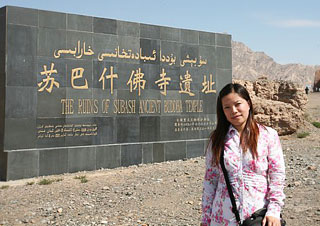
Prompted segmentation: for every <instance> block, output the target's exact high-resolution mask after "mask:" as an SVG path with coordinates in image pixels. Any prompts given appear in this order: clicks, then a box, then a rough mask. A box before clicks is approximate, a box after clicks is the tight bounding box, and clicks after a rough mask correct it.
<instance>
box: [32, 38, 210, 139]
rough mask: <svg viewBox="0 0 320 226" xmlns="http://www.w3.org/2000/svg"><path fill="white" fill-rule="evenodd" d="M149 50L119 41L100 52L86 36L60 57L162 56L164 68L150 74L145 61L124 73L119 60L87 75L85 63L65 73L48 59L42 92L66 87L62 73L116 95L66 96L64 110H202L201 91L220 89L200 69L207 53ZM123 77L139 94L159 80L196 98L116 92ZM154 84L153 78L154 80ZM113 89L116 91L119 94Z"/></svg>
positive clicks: (162, 86)
mask: <svg viewBox="0 0 320 226" xmlns="http://www.w3.org/2000/svg"><path fill="white" fill-rule="evenodd" d="M143 53H144V51H143V50H142V49H141V48H139V49H138V51H133V50H131V49H122V48H120V46H117V47H116V48H115V49H114V51H112V52H101V53H96V51H94V50H93V49H92V48H91V46H90V45H87V44H86V42H81V41H78V42H77V44H76V45H75V47H74V48H70V49H57V50H54V53H53V57H54V58H56V59H59V58H61V57H63V56H65V55H68V56H71V57H74V58H76V59H82V58H83V57H84V56H93V57H97V60H98V62H100V61H103V60H105V59H106V58H117V59H119V60H121V59H131V60H132V59H133V60H139V61H140V62H154V61H156V60H158V61H160V62H162V64H160V68H159V69H160V71H159V73H158V74H154V75H149V74H146V73H149V72H148V71H147V70H146V71H144V69H143V66H141V65H139V64H132V69H130V70H131V72H130V73H127V74H123V73H120V71H121V70H119V68H118V67H116V66H104V67H103V69H102V71H100V72H98V73H99V74H97V75H93V78H90V76H92V75H87V74H86V69H85V68H84V67H81V66H80V67H74V68H71V71H70V72H69V74H67V75H61V74H60V72H59V70H58V69H56V68H55V64H54V63H50V62H49V63H48V65H43V70H42V71H41V72H40V76H39V79H38V83H37V85H38V92H39V93H42V92H47V93H52V92H54V90H55V89H59V88H60V86H62V87H64V84H60V83H61V82H62V81H65V79H62V77H63V78H66V79H67V80H69V84H71V88H72V89H76V90H89V89H90V88H99V89H101V90H105V92H106V93H108V94H110V95H111V97H110V96H108V97H105V98H104V99H95V98H88V99H83V98H78V99H76V98H64V99H61V100H60V103H61V114H62V115H73V114H78V115H84V114H92V115H95V114H102V115H105V114H117V115H120V114H162V113H165V114H177V113H202V112H203V100H199V97H198V96H196V93H197V92H200V93H203V94H206V95H210V94H215V93H216V88H215V79H214V74H213V73H208V72H207V73H208V74H204V73H203V72H202V73H201V72H197V70H196V69H197V68H200V67H203V66H205V65H207V63H208V61H207V59H203V58H202V57H201V56H199V58H192V57H190V55H189V54H187V55H186V56H185V58H184V59H181V60H180V62H177V57H176V56H175V54H173V53H171V54H168V55H166V54H163V52H162V51H161V49H160V50H159V52H157V51H156V50H152V51H151V55H145V54H143ZM164 64H167V65H169V66H175V67H179V68H180V69H183V68H184V67H187V68H186V70H181V72H180V73H179V74H170V71H171V70H168V68H164V67H161V65H164ZM192 68H195V69H192ZM130 70H129V71H130ZM201 71H203V70H201ZM60 78H61V79H60ZM89 78H90V79H89ZM119 78H121V79H119ZM147 78H148V79H147ZM152 78H154V79H152ZM95 79H96V80H97V82H98V84H99V85H98V87H93V84H91V82H94V80H95ZM120 82H124V83H125V84H123V85H125V86H127V89H125V90H127V91H128V92H129V93H137V96H138V97H140V96H141V95H142V94H143V92H145V89H146V88H147V87H153V86H154V87H156V89H158V92H159V93H160V94H161V95H162V96H164V97H167V95H168V90H169V89H170V87H171V89H172V87H174V89H173V90H174V91H176V92H177V93H179V94H181V95H185V96H186V97H190V98H191V99H185V98H183V99H184V100H182V99H176V98H174V99H172V97H171V96H170V95H168V97H167V98H168V99H157V98H156V99H149V98H147V99H134V98H132V99H117V94H114V91H115V89H116V88H115V87H123V85H122V86H121V85H119V83H120ZM94 84H95V83H94ZM150 84H153V86H152V85H150ZM199 86H200V87H199ZM113 95H115V97H114V98H113ZM170 97H171V98H170ZM192 98H196V99H192ZM50 136H51V135H50ZM57 136H59V135H57Z"/></svg>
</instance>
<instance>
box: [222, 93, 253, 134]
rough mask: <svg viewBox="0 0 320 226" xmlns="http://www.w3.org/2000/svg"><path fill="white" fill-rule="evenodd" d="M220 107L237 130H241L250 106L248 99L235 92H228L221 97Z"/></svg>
mask: <svg viewBox="0 0 320 226" xmlns="http://www.w3.org/2000/svg"><path fill="white" fill-rule="evenodd" d="M221 101H222V108H223V112H224V114H225V116H226V118H227V120H228V121H229V122H230V123H231V124H232V125H233V127H235V128H236V129H237V130H238V131H239V132H242V130H243V128H244V126H245V125H246V122H247V119H248V116H249V110H250V106H249V103H248V101H246V100H245V99H243V98H242V97H241V96H239V94H237V93H230V94H228V95H226V96H224V97H223V98H222V100H221Z"/></svg>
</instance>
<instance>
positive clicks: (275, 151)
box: [202, 125, 285, 226]
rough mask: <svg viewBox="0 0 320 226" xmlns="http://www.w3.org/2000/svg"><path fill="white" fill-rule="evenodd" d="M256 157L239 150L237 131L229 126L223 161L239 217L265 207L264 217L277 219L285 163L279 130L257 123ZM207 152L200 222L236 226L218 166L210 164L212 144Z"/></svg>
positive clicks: (210, 224) (281, 204) (207, 224)
mask: <svg viewBox="0 0 320 226" xmlns="http://www.w3.org/2000/svg"><path fill="white" fill-rule="evenodd" d="M259 131H260V135H259V140H258V146H257V149H258V156H259V157H258V158H257V159H253V158H252V155H251V152H249V151H247V152H246V153H243V152H242V149H241V147H240V137H239V133H238V131H237V130H236V129H235V128H234V127H233V126H230V128H229V131H228V133H227V136H226V142H225V146H224V148H225V152H224V162H225V166H226V169H227V171H228V174H229V178H230V183H231V186H232V188H233V194H234V196H235V199H236V203H237V207H238V210H239V214H240V218H241V220H244V219H246V218H247V217H249V216H250V215H251V214H252V213H253V212H255V211H256V210H258V209H260V208H263V207H267V208H268V211H267V214H266V215H267V216H274V217H277V218H280V210H281V207H282V206H283V200H284V198H285V196H284V193H283V189H284V183H285V165H284V159H283V153H282V148H281V144H280V140H279V136H278V133H277V132H276V131H275V130H274V129H272V128H270V127H263V126H261V125H259ZM208 147H209V149H208V150H207V154H206V172H205V177H204V182H203V196H202V225H206V226H218V225H225V226H236V225H237V223H236V219H235V216H234V213H233V212H232V210H231V209H232V204H231V201H230V198H229V194H228V190H227V187H226V183H225V180H224V176H223V172H222V170H221V168H220V166H213V165H212V164H211V160H212V151H211V150H210V149H211V145H209V146H208Z"/></svg>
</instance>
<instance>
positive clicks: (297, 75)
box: [232, 41, 320, 86]
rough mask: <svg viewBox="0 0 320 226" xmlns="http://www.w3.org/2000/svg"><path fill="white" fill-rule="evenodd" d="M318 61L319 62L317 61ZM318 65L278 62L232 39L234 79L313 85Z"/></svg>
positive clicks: (319, 66)
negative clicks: (264, 79) (261, 79)
mask: <svg viewBox="0 0 320 226" xmlns="http://www.w3.org/2000/svg"><path fill="white" fill-rule="evenodd" d="M319 63H320V62H319ZM319 68H320V65H303V64H284V65H282V64H278V63H277V62H275V61H274V60H273V59H272V58H271V57H269V56H268V55H266V54H265V53H264V52H254V51H252V50H251V49H250V48H249V47H247V46H246V45H245V44H243V43H242V42H236V41H232V74H233V78H234V79H244V80H256V79H257V78H259V77H261V76H265V77H267V78H268V79H269V80H285V81H291V82H295V83H299V84H301V85H303V86H305V85H313V83H314V76H315V71H316V70H317V69H319Z"/></svg>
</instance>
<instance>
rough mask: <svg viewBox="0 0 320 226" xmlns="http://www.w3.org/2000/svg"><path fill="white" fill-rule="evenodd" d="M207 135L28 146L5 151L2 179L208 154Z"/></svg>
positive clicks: (1, 171)
mask: <svg viewBox="0 0 320 226" xmlns="http://www.w3.org/2000/svg"><path fill="white" fill-rule="evenodd" d="M206 145H207V139H195V140H177V141H166V142H145V143H124V144H117V145H114V144H112V145H97V146H80V147H68V148H65V147H63V148H45V149H24V150H17V151H14V150H13V151H8V152H2V154H1V155H2V156H3V157H1V159H2V160H7V161H3V164H2V162H1V167H0V176H1V180H3V181H8V180H17V179H22V178H31V177H38V176H46V175H55V174H63V173H74V172H78V171H92V170H98V169H102V168H104V169H111V168H116V167H120V166H130V165H137V164H141V163H155V162H163V161H172V160H179V159H185V158H194V157H198V156H202V155H203V154H204V150H205V147H206Z"/></svg>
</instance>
